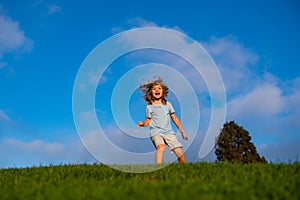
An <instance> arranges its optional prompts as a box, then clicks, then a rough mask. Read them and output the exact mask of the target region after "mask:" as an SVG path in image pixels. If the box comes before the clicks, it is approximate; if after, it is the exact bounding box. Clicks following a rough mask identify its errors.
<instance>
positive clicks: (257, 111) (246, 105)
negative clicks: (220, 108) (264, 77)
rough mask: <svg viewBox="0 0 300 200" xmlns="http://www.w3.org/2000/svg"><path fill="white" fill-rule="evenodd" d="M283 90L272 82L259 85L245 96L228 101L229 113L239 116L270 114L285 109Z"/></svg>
mask: <svg viewBox="0 0 300 200" xmlns="http://www.w3.org/2000/svg"><path fill="white" fill-rule="evenodd" d="M283 105H284V102H283V99H282V96H281V90H280V89H279V88H278V87H276V86H274V85H271V84H265V85H259V86H257V87H256V88H255V89H254V90H253V91H251V92H250V93H247V94H245V95H244V96H238V97H236V98H233V99H232V100H231V101H230V102H229V103H228V114H229V115H230V116H232V118H236V117H239V116H245V115H246V116H247V115H250V116H270V115H274V114H277V113H279V112H281V111H282V109H283Z"/></svg>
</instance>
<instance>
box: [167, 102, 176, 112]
mask: <svg viewBox="0 0 300 200" xmlns="http://www.w3.org/2000/svg"><path fill="white" fill-rule="evenodd" d="M167 106H168V109H169V113H170V114H173V113H175V110H174V108H173V105H172V104H171V102H167Z"/></svg>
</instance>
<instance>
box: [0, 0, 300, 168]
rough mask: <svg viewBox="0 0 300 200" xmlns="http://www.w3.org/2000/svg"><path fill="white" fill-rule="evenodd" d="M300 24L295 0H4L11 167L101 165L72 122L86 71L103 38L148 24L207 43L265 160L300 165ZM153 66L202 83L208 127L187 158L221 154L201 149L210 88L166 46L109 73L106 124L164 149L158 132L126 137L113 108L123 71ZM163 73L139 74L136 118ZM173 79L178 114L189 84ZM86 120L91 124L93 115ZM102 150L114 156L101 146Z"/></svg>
mask: <svg viewBox="0 0 300 200" xmlns="http://www.w3.org/2000/svg"><path fill="white" fill-rule="evenodd" d="M299 19H300V3H299V2H298V1H296V0H287V1H264V2H263V3H262V2H261V1H243V2H242V3H240V1H184V2H176V3H174V1H151V2H150V1H149V2H147V1H146V2H140V1H136V2H135V1H119V2H118V1H109V2H106V1H82V2H76V3H75V2H74V1H69V0H62V1H46V0H37V1H34V0H33V1H21V2H20V1H14V0H1V1H0V92H1V96H0V167H2V168H5V167H24V166H33V165H40V164H50V163H52V164H61V163H86V162H96V161H97V159H95V158H94V157H93V156H92V155H91V154H90V153H88V151H87V150H86V149H85V147H84V145H83V144H82V141H81V140H80V137H79V134H78V133H77V130H76V128H75V123H74V120H73V111H72V92H73V86H74V82H75V79H76V75H77V73H78V70H79V68H80V66H81V65H82V63H83V61H84V60H85V59H86V57H87V56H88V55H89V53H90V52H91V51H92V50H93V49H94V48H95V47H96V46H97V45H99V44H100V43H101V42H103V41H105V40H106V39H108V38H110V37H111V36H113V35H115V34H118V33H121V32H123V31H126V30H130V29H133V28H141V27H149V26H151V27H163V28H167V29H171V30H176V31H179V32H181V33H183V34H185V35H187V36H189V37H190V38H192V39H193V40H195V41H197V42H199V43H200V44H201V45H202V46H203V47H204V48H205V50H206V51H207V52H208V54H209V55H210V56H211V58H212V59H213V61H214V63H215V64H216V66H217V67H218V70H219V71H220V73H221V76H222V79H223V81H224V86H225V90H226V98H227V102H226V105H227V106H226V107H227V111H226V120H227V121H228V120H234V121H236V122H237V123H238V124H239V125H241V126H243V127H244V128H245V129H246V130H248V131H249V133H250V135H251V137H252V142H253V143H254V144H255V146H256V147H257V150H258V152H259V153H260V155H261V156H265V157H266V159H267V160H268V161H272V162H291V161H296V160H299V156H300V123H299V119H300V105H299V102H300V60H299V52H300V40H299V35H300V20H299ZM137 39H138V38H137ZM142 39H146V38H142ZM153 62H156V63H162V64H164V65H166V66H174V68H175V69H177V70H178V71H179V73H180V74H181V75H182V76H183V77H185V79H186V80H188V81H189V83H190V85H191V86H192V88H193V89H194V91H195V94H196V97H197V101H198V102H199V107H200V111H199V112H200V116H201V118H200V121H199V123H198V121H197V123H198V124H197V125H199V128H198V130H197V131H196V132H194V133H190V135H192V136H193V137H192V138H193V139H192V140H190V143H189V145H190V146H189V148H187V149H185V150H186V154H187V158H188V160H189V161H190V162H196V161H213V160H214V159H215V158H214V152H213V151H211V152H210V154H208V155H207V156H206V157H204V158H201V159H200V158H199V156H198V152H199V149H200V146H201V144H202V141H203V138H204V132H205V130H207V128H208V124H209V119H210V117H211V114H210V108H211V105H210V103H209V102H210V101H209V100H210V99H209V93H208V91H207V88H206V87H205V84H204V82H203V79H201V77H198V76H195V75H194V74H195V73H193V71H192V70H182V71H180V69H179V67H177V68H176V66H177V65H178V66H179V65H182V66H187V63H185V62H184V61H183V60H182V59H179V58H178V57H176V56H175V55H172V54H168V53H167V52H162V51H158V50H156V51H155V50H152V51H146V50H145V51H140V52H138V51H137V52H133V53H129V54H126V55H123V56H120V58H119V59H117V60H115V61H114V62H113V63H112V64H111V66H109V67H108V68H107V69H106V71H105V72H104V73H103V76H102V78H101V80H100V81H99V84H98V86H97V93H96V95H95V107H96V114H97V118H98V120H99V122H100V123H101V126H102V128H103V130H104V131H105V132H106V133H107V135H108V137H109V138H110V140H112V141H113V142H114V143H115V144H117V146H119V147H121V148H123V149H125V150H129V151H133V152H148V151H153V146H152V145H151V143H150V141H149V138H144V139H142V140H143V142H142V143H139V142H137V141H132V138H131V139H129V138H127V137H125V136H124V134H123V133H122V130H121V129H122V128H120V127H118V123H116V122H115V119H114V117H117V116H113V113H112V112H111V109H112V108H111V102H112V99H113V98H112V97H113V95H112V91H114V89H115V88H116V85H117V83H118V81H120V80H122V79H121V77H122V76H123V75H124V74H126V73H129V71H130V70H134V69H135V67H137V66H141V65H143V64H147V63H153ZM175 63H176V64H175ZM161 67H162V68H164V69H168V68H167V67H163V66H161ZM148 68H151V66H148ZM148 68H147V69H148ZM154 68H155V67H153V69H154ZM155 69H156V68H155ZM189 69H190V68H189ZM170 70H171V69H170ZM157 71H158V70H153V71H151V72H149V73H147V74H146V73H145V74H143V73H140V74H139V75H140V77H138V78H136V79H134V80H135V81H137V82H136V83H138V84H137V85H136V89H135V90H134V91H132V94H131V95H130V96H129V97H130V100H129V103H128V104H129V105H128V110H129V113H130V117H131V119H130V120H132V121H133V122H136V121H137V120H142V119H143V118H144V111H145V108H144V107H145V102H143V99H142V98H141V97H140V96H141V94H140V93H139V91H138V87H139V84H141V83H143V78H146V79H147V78H151V77H153V76H152V75H154V74H155V73H157ZM161 73H163V72H161ZM165 73H166V74H167V73H168V72H167V71H166V72H165ZM157 74H159V73H157ZM96 75H97V74H96ZM94 76H95V74H90V77H91V78H93V77H94ZM166 76H167V75H166ZM178 77H179V78H180V77H181V76H179V75H178ZM139 78H140V79H139ZM166 80H169V85H171V86H174V88H175V89H174V90H173V91H172V90H171V92H170V96H169V99H170V101H172V102H174V105H175V109H176V110H177V111H179V110H181V103H182V102H180V98H179V96H180V93H181V92H183V91H181V90H180V88H181V87H183V86H180V85H177V84H178V82H177V84H176V81H175V82H174V83H173V82H172V79H168V78H167V77H166ZM176 80H177V79H176ZM167 84H168V82H167ZM171 89H172V88H171ZM123 91H124V90H123ZM125 92H126V88H125ZM116 98H117V97H116ZM178 99H179V100H178ZM118 100H120V103H122V100H121V99H118ZM184 101H185V100H184ZM183 106H184V103H183ZM186 112H188V111H186ZM177 113H178V115H179V116H181V114H180V113H181V112H177ZM117 114H118V113H117ZM188 114H189V115H190V118H191V119H186V118H188V117H185V119H182V120H183V122H184V123H183V125H184V126H186V127H185V128H186V129H187V130H189V126H190V122H191V121H195V118H194V116H193V113H192V112H190V113H188ZM85 117H86V119H88V117H89V113H86V115H85ZM127 128H128V129H130V130H129V132H130V131H131V132H132V133H134V134H138V133H139V132H141V134H142V135H147V129H135V128H134V127H127ZM220 128H222V127H220ZM188 134H189V133H188ZM96 135H97V133H96V132H91V134H89V136H88V137H89V139H88V140H87V141H90V142H91V141H93V140H95V138H97V136H96ZM81 139H82V138H81ZM96 145H99V149H97V150H99V151H104V150H103V148H102V147H101V143H99V144H98V143H97V144H96ZM108 154H109V153H108ZM112 156H116V157H117V155H112ZM169 156H170V157H172V156H174V155H169ZM153 161H154V158H153V160H151V161H149V162H153ZM124 162H125V161H124ZM142 162H146V161H142Z"/></svg>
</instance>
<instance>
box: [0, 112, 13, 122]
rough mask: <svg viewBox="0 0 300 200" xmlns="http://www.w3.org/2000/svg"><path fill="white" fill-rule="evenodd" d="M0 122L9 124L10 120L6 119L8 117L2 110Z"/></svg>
mask: <svg viewBox="0 0 300 200" xmlns="http://www.w3.org/2000/svg"><path fill="white" fill-rule="evenodd" d="M0 121H4V122H9V121H11V119H10V118H9V117H8V115H7V114H6V113H5V111H4V110H0Z"/></svg>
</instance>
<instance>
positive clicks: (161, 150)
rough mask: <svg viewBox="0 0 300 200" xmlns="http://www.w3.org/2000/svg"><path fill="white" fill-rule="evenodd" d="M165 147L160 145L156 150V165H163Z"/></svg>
mask: <svg viewBox="0 0 300 200" xmlns="http://www.w3.org/2000/svg"><path fill="white" fill-rule="evenodd" d="M164 154H165V145H163V144H160V145H158V146H157V148H156V154H155V163H156V164H161V163H163V161H164Z"/></svg>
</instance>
